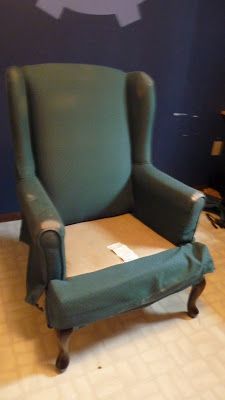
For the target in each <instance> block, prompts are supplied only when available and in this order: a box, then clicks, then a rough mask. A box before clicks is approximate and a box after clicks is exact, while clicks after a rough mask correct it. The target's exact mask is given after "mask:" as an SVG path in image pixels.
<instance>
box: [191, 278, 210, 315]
mask: <svg viewBox="0 0 225 400" xmlns="http://www.w3.org/2000/svg"><path fill="white" fill-rule="evenodd" d="M205 285H206V280H205V278H204V277H203V279H202V280H201V282H200V283H198V284H197V285H195V286H192V289H191V293H190V295H189V299H188V306H187V308H188V311H187V313H188V315H189V317H191V318H195V317H197V315H198V313H199V310H198V308H197V307H196V300H197V299H198V298H199V296H200V295H201V293H202V292H203V290H204V289H205Z"/></svg>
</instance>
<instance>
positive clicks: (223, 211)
mask: <svg viewBox="0 0 225 400" xmlns="http://www.w3.org/2000/svg"><path fill="white" fill-rule="evenodd" d="M204 210H205V211H209V212H210V213H213V214H215V215H217V217H214V216H212V215H210V214H208V213H207V214H206V215H207V218H208V219H209V221H210V222H211V224H212V225H213V226H214V228H217V227H220V228H225V198H223V199H222V200H220V199H218V198H217V197H213V196H209V195H207V196H206V204H205V208H204Z"/></svg>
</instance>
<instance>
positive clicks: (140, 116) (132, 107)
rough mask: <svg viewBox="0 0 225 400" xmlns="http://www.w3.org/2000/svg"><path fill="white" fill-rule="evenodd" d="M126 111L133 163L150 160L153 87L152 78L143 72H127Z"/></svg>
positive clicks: (153, 113) (153, 112)
mask: <svg viewBox="0 0 225 400" xmlns="http://www.w3.org/2000/svg"><path fill="white" fill-rule="evenodd" d="M127 111H128V120H129V128H130V134H131V141H132V160H133V163H137V164H138V163H146V162H150V161H151V150H152V128H153V122H154V115H155V87H154V82H153V80H152V79H151V78H150V77H149V76H148V75H147V74H145V73H144V72H129V73H128V74H127Z"/></svg>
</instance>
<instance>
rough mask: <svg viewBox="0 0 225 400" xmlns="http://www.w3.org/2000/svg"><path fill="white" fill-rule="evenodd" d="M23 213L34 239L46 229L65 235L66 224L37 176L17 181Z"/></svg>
mask: <svg viewBox="0 0 225 400" xmlns="http://www.w3.org/2000/svg"><path fill="white" fill-rule="evenodd" d="M17 193H18V196H19V200H20V204H21V208H22V213H23V216H24V218H25V221H26V224H27V227H28V230H29V233H30V236H31V238H32V240H33V241H37V240H39V239H40V237H41V235H42V234H43V233H44V232H46V231H54V232H56V233H57V234H58V235H59V236H60V237H62V238H63V237H64V224H63V222H62V220H61V218H60V216H59V214H58V211H57V210H56V208H55V206H54V204H53V203H52V201H51V200H50V198H49V196H48V194H47V192H46V191H45V189H44V188H43V186H42V185H41V183H40V181H39V180H38V178H37V177H35V176H32V177H29V178H25V179H20V180H19V181H18V183H17Z"/></svg>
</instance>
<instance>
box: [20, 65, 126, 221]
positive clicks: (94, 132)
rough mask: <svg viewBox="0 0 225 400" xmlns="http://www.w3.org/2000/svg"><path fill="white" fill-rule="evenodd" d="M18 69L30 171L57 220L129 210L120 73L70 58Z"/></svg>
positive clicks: (124, 118)
mask: <svg viewBox="0 0 225 400" xmlns="http://www.w3.org/2000/svg"><path fill="white" fill-rule="evenodd" d="M22 71H23V74H24V79H25V82H26V88H27V96H28V99H29V107H30V116H31V121H30V122H31V127H32V131H31V135H32V143H33V148H34V149H35V160H36V172H37V175H38V177H39V179H40V180H41V182H42V183H43V185H44V187H45V189H46V190H47V192H48V193H49V195H50V197H51V199H52V200H53V202H54V204H55V206H56V208H57V210H58V211H59V213H60V215H61V217H62V219H63V221H64V223H65V224H71V223H76V222H81V221H85V220H91V219H98V218H102V217H107V216H112V215H119V214H121V213H124V212H127V211H129V210H131V208H132V192H131V181H130V176H131V145H130V137H129V130H128V124H127V112H126V96H125V90H126V75H125V73H123V72H122V71H118V70H114V69H111V68H104V67H97V66H87V65H76V64H74V65H73V64H67V65H62V64H54V65H52V64H47V65H38V66H28V67H24V68H23V69H22ZM46 155H47V157H46Z"/></svg>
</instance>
